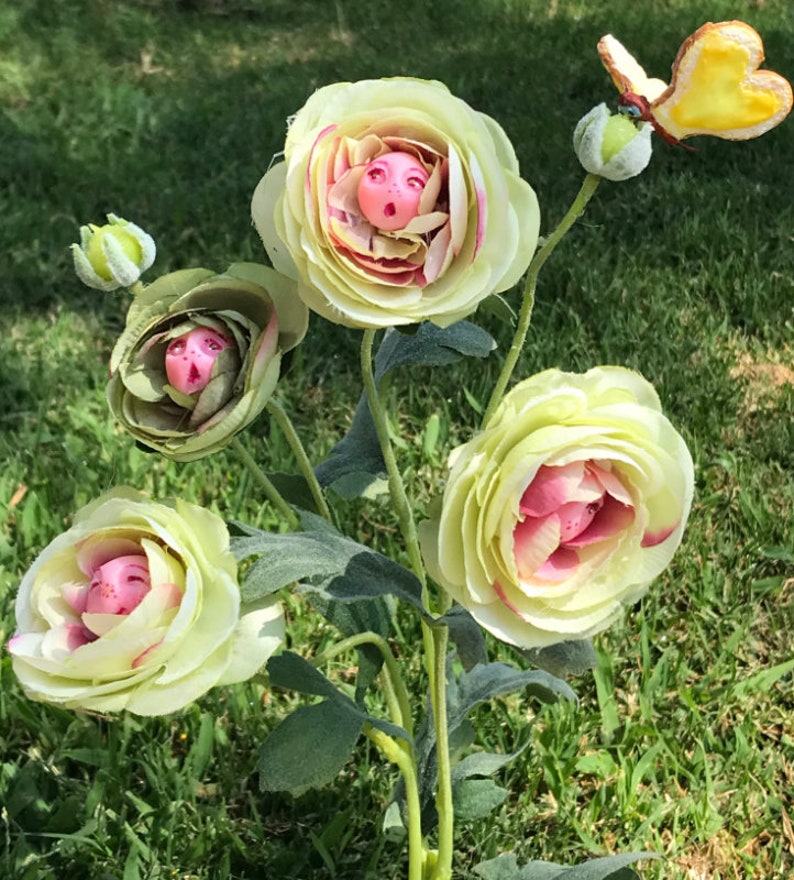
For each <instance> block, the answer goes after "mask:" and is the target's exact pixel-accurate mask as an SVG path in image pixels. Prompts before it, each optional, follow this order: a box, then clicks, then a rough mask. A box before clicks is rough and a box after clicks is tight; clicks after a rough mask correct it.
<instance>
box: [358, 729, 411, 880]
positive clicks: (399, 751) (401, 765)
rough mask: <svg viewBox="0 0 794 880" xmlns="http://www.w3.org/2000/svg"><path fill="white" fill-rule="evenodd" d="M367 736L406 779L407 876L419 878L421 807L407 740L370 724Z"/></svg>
mask: <svg viewBox="0 0 794 880" xmlns="http://www.w3.org/2000/svg"><path fill="white" fill-rule="evenodd" d="M364 735H365V736H366V737H368V738H369V739H370V740H371V741H372V742H373V743H374V744H375V745H376V746H377V747H378V748H379V749H380V750H381V752H382V753H383V754H384V755H385V756H386V758H387V759H388V760H389V761H391V762H392V763H393V764H396V765H397V767H398V769H399V770H400V773H402V777H403V781H404V783H405V808H406V812H407V813H408V880H422V875H423V873H424V860H425V858H424V857H425V842H424V839H423V838H422V808H421V804H420V801H419V783H418V781H417V778H416V765H415V763H414V759H413V755H412V754H411V750H410V746H409V745H408V743H405V745H402V744H400V743H398V742H397V741H396V740H394V739H392V737H390V736H389V735H388V734H386V733H384V732H383V731H382V730H378V728H377V727H373V726H372V725H371V724H365V725H364Z"/></svg>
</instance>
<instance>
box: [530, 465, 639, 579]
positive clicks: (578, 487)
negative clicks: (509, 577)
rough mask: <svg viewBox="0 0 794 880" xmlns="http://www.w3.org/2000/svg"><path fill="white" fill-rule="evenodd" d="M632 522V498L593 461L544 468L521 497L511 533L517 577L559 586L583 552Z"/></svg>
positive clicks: (575, 566) (612, 474) (616, 478)
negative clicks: (516, 520)
mask: <svg viewBox="0 0 794 880" xmlns="http://www.w3.org/2000/svg"><path fill="white" fill-rule="evenodd" d="M633 522H634V506H633V503H632V499H631V495H630V494H629V492H628V491H627V490H626V488H625V486H624V485H623V483H622V482H621V480H620V478H619V477H618V476H617V475H616V474H615V473H614V472H612V471H610V470H607V469H606V468H604V467H603V466H602V465H600V464H599V463H598V462H595V461H579V462H572V463H571V464H567V465H560V466H551V465H543V466H541V467H540V468H539V469H538V472H537V474H536V475H535V478H534V479H533V480H532V482H531V483H530V484H529V486H528V487H527V489H526V490H525V492H524V494H523V495H522V497H521V501H520V504H519V521H518V523H517V524H516V526H515V529H514V530H513V554H514V558H515V563H516V567H517V568H518V573H519V576H520V577H521V579H522V580H525V581H529V580H535V579H537V578H539V579H541V580H545V581H554V582H557V581H562V580H564V579H565V578H566V577H568V576H569V575H570V574H571V573H572V572H574V571H575V570H576V568H578V566H579V565H580V564H581V562H582V556H583V553H584V552H587V551H588V549H589V548H593V547H595V546H596V545H599V544H603V542H606V541H609V540H610V539H613V538H615V537H616V536H617V535H619V534H620V533H621V532H623V531H624V530H625V529H626V528H627V527H628V526H630V525H631V524H632V523H633Z"/></svg>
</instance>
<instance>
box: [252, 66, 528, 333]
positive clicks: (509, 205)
mask: <svg viewBox="0 0 794 880" xmlns="http://www.w3.org/2000/svg"><path fill="white" fill-rule="evenodd" d="M284 160H285V161H284V162H281V163H279V164H277V165H275V166H274V167H273V168H272V169H271V170H270V171H268V173H267V174H266V175H265V176H264V177H263V178H262V180H261V181H260V183H259V186H258V187H257V189H256V191H255V193H254V196H253V201H252V214H253V219H254V223H255V225H256V227H257V230H258V231H259V234H260V236H261V237H262V240H263V242H264V245H265V248H266V250H267V252H268V254H269V256H270V258H271V260H272V261H273V265H274V266H275V267H276V268H277V269H278V270H279V271H282V272H284V273H285V274H288V275H290V274H291V275H292V276H293V277H297V278H298V293H299V294H300V296H301V297H302V298H303V300H304V301H305V302H306V303H307V305H308V306H309V307H310V308H311V309H313V310H314V311H316V312H318V314H320V315H322V316H323V317H325V318H327V319H328V320H330V321H333V322H335V323H337V324H344V325H346V326H348V327H361V328H364V327H368V328H378V327H390V326H395V325H398V324H411V323H419V322H421V321H424V320H429V321H432V322H433V323H435V324H437V325H439V326H441V327H446V326H448V325H449V324H452V323H454V322H455V321H458V320H460V319H461V318H464V317H465V316H466V315H468V314H470V313H471V312H473V311H474V310H475V309H476V308H477V305H478V304H479V303H480V302H481V301H482V300H483V299H484V298H485V297H487V296H489V295H490V294H491V293H498V292H500V291H504V290H507V289H508V288H510V287H512V286H513V285H514V284H515V283H516V282H517V281H518V280H519V278H520V277H521V275H522V274H523V273H524V271H525V270H526V268H527V265H528V264H529V261H530V259H531V257H532V254H533V252H534V250H535V247H536V244H537V238H538V229H539V224H540V213H539V209H538V203H537V199H536V197H535V193H534V192H533V190H532V188H531V187H530V186H529V184H528V183H526V182H525V181H524V180H522V179H521V177H519V174H518V162H517V160H516V156H515V152H514V150H513V147H512V145H511V144H510V141H509V140H508V139H507V136H506V135H505V133H504V131H503V130H502V129H501V128H500V126H499V125H498V124H497V123H496V122H495V121H494V120H493V119H491V118H490V117H488V116H485V115H484V114H482V113H479V112H477V111H475V110H473V109H472V108H471V107H469V106H468V104H466V103H465V102H464V101H462V100H460V99H459V98H456V97H454V96H453V95H451V94H450V92H449V91H448V89H447V88H446V86H444V85H443V84H442V83H439V82H432V81H426V80H419V79H410V78H399V77H397V78H394V79H382V80H365V81H361V82H356V83H336V84H334V85H329V86H326V87H324V88H322V89H320V90H319V91H317V92H315V93H314V95H312V97H311V98H309V100H308V101H307V102H306V104H305V105H304V107H303V108H302V109H301V110H300V111H299V112H298V113H297V115H296V116H295V117H294V118H293V119H292V120H291V123H290V128H289V131H288V134H287V140H286V145H285V150H284ZM377 189H380V193H378V192H376V191H375V190H377Z"/></svg>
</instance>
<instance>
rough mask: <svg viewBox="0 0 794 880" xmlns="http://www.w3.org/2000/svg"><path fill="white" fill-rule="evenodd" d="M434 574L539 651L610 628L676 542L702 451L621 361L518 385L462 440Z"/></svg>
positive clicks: (497, 631) (426, 532) (437, 522)
mask: <svg viewBox="0 0 794 880" xmlns="http://www.w3.org/2000/svg"><path fill="white" fill-rule="evenodd" d="M450 467H451V470H450V473H449V477H448V481H447V485H446V488H445V491H444V497H443V503H442V505H441V512H440V515H439V516H438V517H437V518H435V519H432V520H428V521H426V522H424V523H422V524H421V527H420V538H421V543H422V552H423V555H424V557H425V560H426V563H427V568H428V571H429V573H430V574H431V576H432V577H433V578H434V579H435V580H436V581H437V582H438V583H439V584H440V585H441V586H442V587H444V589H446V590H447V591H448V592H449V594H450V595H451V596H452V597H453V598H454V599H455V600H456V601H458V602H459V603H460V604H461V605H463V606H464V607H465V608H467V609H468V610H469V612H470V613H471V614H472V616H473V617H474V618H475V619H476V620H477V621H478V622H479V623H480V624H481V625H482V626H483V627H485V629H487V630H489V631H490V632H491V633H493V634H494V635H495V636H496V637H497V638H499V639H501V640H502V641H505V642H509V643H510V644H513V645H518V646H520V647H522V648H537V647H543V646H546V645H550V644H554V643H556V642H561V641H565V640H570V639H581V638H586V637H589V636H592V635H593V634H595V633H597V632H599V631H601V630H603V629H605V628H606V627H607V626H609V625H610V624H611V623H612V622H613V621H614V620H615V619H616V618H617V617H618V616H619V615H620V613H621V611H622V609H623V608H624V607H625V606H627V605H630V604H632V603H633V602H636V601H637V600H638V599H639V598H640V597H641V596H642V595H643V594H644V593H645V592H646V591H647V589H648V587H649V585H650V583H651V581H652V580H653V579H654V578H655V577H656V576H657V575H658V574H660V572H661V571H662V570H663V569H664V568H665V567H666V566H667V564H668V563H669V562H670V559H671V557H672V555H673V553H674V552H675V550H676V548H677V547H678V545H679V543H680V541H681V536H682V534H683V531H684V525H685V523H686V520H687V516H688V514H689V509H690V505H691V502H692V493H693V485H694V473H693V466H692V459H691V456H690V454H689V451H688V449H687V447H686V444H685V443H684V441H683V439H682V438H681V436H680V435H679V434H678V433H677V431H676V430H675V429H674V428H673V426H672V425H671V424H670V422H669V421H668V420H667V418H666V417H665V416H664V415H663V414H662V412H661V407H660V404H659V398H658V397H657V395H656V392H655V391H654V389H653V387H652V386H651V385H650V384H649V383H648V382H647V381H646V380H645V379H643V378H642V376H640V375H639V374H638V373H635V372H632V371H631V370H626V369H623V368H621V367H596V368H595V369H592V370H590V371H589V372H587V373H584V374H576V373H563V372H561V371H559V370H547V371H546V372H543V373H540V374H538V375H536V376H533V377H532V378H530V379H526V380H525V381H523V382H520V383H519V384H518V385H516V386H515V387H514V388H513V389H512V390H511V391H510V392H509V393H508V394H507V395H506V397H505V398H504V400H503V401H502V403H501V404H500V406H499V408H498V410H497V411H496V413H495V414H494V417H493V419H492V420H491V421H490V423H489V424H488V426H487V428H486V429H485V430H484V431H483V432H482V433H480V434H478V435H477V436H476V437H474V439H472V440H471V441H469V442H468V443H466V444H464V445H463V446H460V447H458V448H457V449H456V450H455V451H454V452H453V453H452V455H451V457H450Z"/></svg>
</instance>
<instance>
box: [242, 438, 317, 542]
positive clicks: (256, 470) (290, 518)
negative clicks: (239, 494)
mask: <svg viewBox="0 0 794 880" xmlns="http://www.w3.org/2000/svg"><path fill="white" fill-rule="evenodd" d="M230 445H231V447H232V449H234V451H235V452H236V453H237V455H238V457H239V458H240V460H241V461H242V462H243V464H244V465H245V466H246V467H247V468H248V471H249V473H250V474H251V476H252V477H253V478H254V481H255V482H256V483H257V484H258V485H259V487H260V488H261V489H263V490H264V492H265V495H267V497H268V499H269V500H270V503H271V504H272V505H273V506H274V507H275V508H276V510H278V512H279V513H280V514H281V515H282V516H283V517H284V519H285V520H286V521H287V523H288V525H289V527H290V528H291V529H294V530H295V531H298V530H299V529H300V527H301V523H300V520H299V519H298V517H297V515H296V514H295V512H294V511H293V509H292V508H291V507H290V506H289V504H287V502H286V501H285V500H284V499H283V497H282V496H281V493H280V492H279V491H278V489H277V488H276V487H275V486H274V485H273V483H271V482H270V480H269V479H268V477H267V474H265V472H264V471H263V470H262V468H260V467H259V465H258V464H257V463H256V461H254V458H253V456H252V455H251V453H250V452H249V451H248V450H247V449H246V448H245V446H243V444H242V443H241V442H240V439H239V438H238V437H233V438H232V441H231V444H230Z"/></svg>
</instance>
